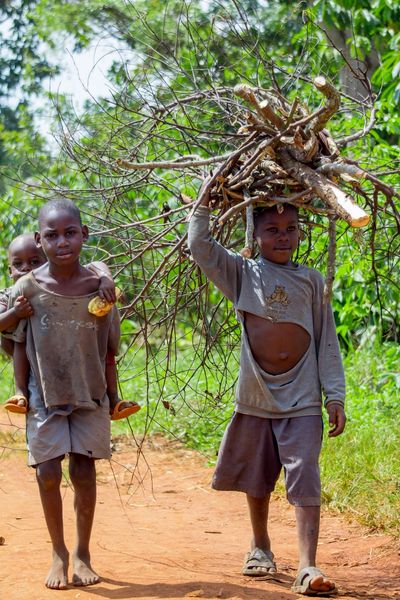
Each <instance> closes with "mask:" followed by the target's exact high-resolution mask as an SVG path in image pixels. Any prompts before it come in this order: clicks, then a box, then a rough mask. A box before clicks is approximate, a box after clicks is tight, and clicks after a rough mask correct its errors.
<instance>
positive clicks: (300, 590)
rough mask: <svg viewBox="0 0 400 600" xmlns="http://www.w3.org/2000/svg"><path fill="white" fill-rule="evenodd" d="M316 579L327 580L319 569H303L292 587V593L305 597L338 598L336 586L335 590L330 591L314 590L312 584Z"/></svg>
mask: <svg viewBox="0 0 400 600" xmlns="http://www.w3.org/2000/svg"><path fill="white" fill-rule="evenodd" d="M316 577H320V578H326V577H325V575H324V574H323V573H322V571H321V570H320V569H317V567H306V568H305V569H302V570H301V571H300V572H299V574H298V575H297V577H296V579H295V582H294V584H293V585H292V592H294V593H295V594H302V595H303V596H319V597H328V598H329V596H336V594H337V593H338V589H337V587H336V586H335V584H333V588H331V589H330V590H321V591H318V590H316V589H314V588H312V587H311V582H312V580H313V579H315V578H316Z"/></svg>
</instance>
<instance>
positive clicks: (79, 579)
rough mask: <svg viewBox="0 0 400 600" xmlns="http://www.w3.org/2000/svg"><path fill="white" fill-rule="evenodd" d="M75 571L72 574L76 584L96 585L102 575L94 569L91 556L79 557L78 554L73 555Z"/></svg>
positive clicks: (73, 581) (73, 582)
mask: <svg viewBox="0 0 400 600" xmlns="http://www.w3.org/2000/svg"><path fill="white" fill-rule="evenodd" d="M73 567H74V573H73V575H72V584H73V585H75V586H86V585H94V584H95V583H99V581H100V577H99V576H98V575H97V573H96V572H95V571H93V569H92V566H91V564H90V556H87V557H79V556H77V555H76V554H75V555H74V557H73Z"/></svg>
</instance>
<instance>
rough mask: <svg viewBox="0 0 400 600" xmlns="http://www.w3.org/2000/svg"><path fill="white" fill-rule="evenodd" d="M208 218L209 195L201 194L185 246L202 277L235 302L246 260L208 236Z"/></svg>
mask: <svg viewBox="0 0 400 600" xmlns="http://www.w3.org/2000/svg"><path fill="white" fill-rule="evenodd" d="M205 183H206V182H205ZM205 183H204V184H203V186H204V185H205ZM200 192H201V190H200ZM209 220H210V209H209V198H208V197H205V198H204V199H203V201H202V203H201V205H200V206H199V207H198V208H197V210H196V211H195V212H194V214H193V215H192V216H191V218H190V221H189V229H188V245H189V249H190V252H191V254H192V256H193V259H194V260H195V262H196V263H197V264H198V265H199V267H200V269H201V270H202V271H203V273H204V274H205V275H206V277H207V278H208V279H210V281H212V282H213V283H214V284H215V285H216V286H217V287H218V289H220V290H221V292H222V293H223V294H224V296H226V297H227V298H229V300H231V301H232V302H236V300H237V299H238V297H239V293H240V286H241V279H242V269H243V266H244V261H245V260H246V259H244V258H243V257H242V256H240V255H239V254H235V253H234V252H231V251H230V250H227V249H226V248H224V247H223V246H222V245H221V244H219V243H218V242H217V241H216V240H215V239H214V238H213V237H212V236H211V233H210V229H209Z"/></svg>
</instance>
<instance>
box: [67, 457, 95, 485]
mask: <svg viewBox="0 0 400 600" xmlns="http://www.w3.org/2000/svg"><path fill="white" fill-rule="evenodd" d="M69 475H70V478H71V482H72V484H73V486H74V487H75V488H76V487H79V488H82V487H89V486H92V485H93V484H94V483H95V481H96V471H95V466H94V461H93V459H91V458H87V457H86V456H80V455H76V456H72V455H71V456H70V462H69Z"/></svg>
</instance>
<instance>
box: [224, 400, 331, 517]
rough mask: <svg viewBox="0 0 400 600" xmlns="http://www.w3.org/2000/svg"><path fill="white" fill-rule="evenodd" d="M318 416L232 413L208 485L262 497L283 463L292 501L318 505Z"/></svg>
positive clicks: (319, 433)
mask: <svg viewBox="0 0 400 600" xmlns="http://www.w3.org/2000/svg"><path fill="white" fill-rule="evenodd" d="M321 442H322V418H321V416H306V417H292V418H290V419H263V418H260V417H253V416H251V415H244V414H241V413H236V412H235V413H234V414H233V416H232V419H231V421H230V423H229V425H228V427H227V429H226V431H225V434H224V437H223V439H222V443H221V447H220V449H219V453H218V461H217V466H216V469H215V473H214V477H213V481H212V487H213V488H214V489H215V490H231V491H237V492H245V493H246V494H249V495H250V496H254V497H256V498H263V497H264V496H265V495H266V494H268V493H269V492H272V491H273V490H274V488H275V484H276V481H277V479H278V477H279V474H280V472H281V469H282V467H283V469H284V474H285V485H286V495H287V499H288V501H289V502H290V504H293V505H295V506H319V505H320V504H321V481H320V474H319V464H318V460H319V454H320V451H321Z"/></svg>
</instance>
